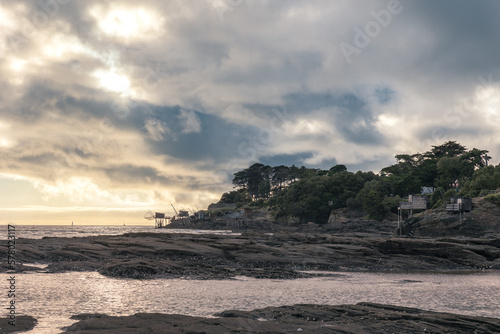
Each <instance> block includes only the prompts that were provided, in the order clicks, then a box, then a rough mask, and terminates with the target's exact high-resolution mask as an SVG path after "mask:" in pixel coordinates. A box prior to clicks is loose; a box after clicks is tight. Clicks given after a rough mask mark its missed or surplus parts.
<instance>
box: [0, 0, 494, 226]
mask: <svg viewBox="0 0 500 334" xmlns="http://www.w3.org/2000/svg"><path fill="white" fill-rule="evenodd" d="M499 10H500V4H499V3H498V2H497V1H493V0H491V1H488V0H487V1H481V2H474V3H473V2H471V1H451V0H446V1H439V2H435V1H431V0H421V1H409V0H401V1H397V0H388V1H382V0H380V1H379V0H377V1H365V0H357V1H340V0H339V1H327V0H313V1H307V2H304V1H298V0H290V1H246V0H242V1H227V0H217V1H180V0H179V1H157V0H145V1H141V2H140V3H138V2H134V1H109V2H105V3H104V2H102V1H94V0H90V1H72V0H42V1H6V2H3V3H2V4H0V54H1V55H2V56H1V57H0V73H1V76H0V156H1V160H0V187H1V189H2V192H1V194H2V197H3V201H2V203H3V204H0V210H3V212H5V215H4V218H3V219H4V220H6V221H5V222H7V221H10V220H12V221H16V222H20V223H50V222H61V223H63V222H65V223H67V222H68V221H71V220H77V219H81V220H82V223H89V224H90V223H101V222H106V223H113V222H117V223H122V222H124V221H126V222H127V223H142V222H141V217H142V215H143V213H144V212H145V211H146V210H149V209H157V210H166V209H169V207H170V204H171V203H172V204H174V205H176V206H178V207H184V208H194V207H195V206H197V207H200V208H201V207H204V206H206V205H207V204H209V203H210V202H213V201H216V200H217V199H218V198H219V197H220V195H221V193H222V192H224V191H228V190H230V189H231V177H232V173H233V172H234V171H235V170H237V169H239V168H243V167H246V166H248V164H251V163H253V162H257V161H260V162H263V163H268V164H272V165H279V164H286V165H292V164H295V165H298V166H300V165H308V166H312V167H318V168H329V167H331V166H333V165H335V164H337V163H342V164H345V165H347V166H348V168H349V169H350V170H357V169H362V170H370V169H371V170H374V171H375V172H377V171H378V170H379V169H380V168H382V167H384V166H386V165H388V164H390V163H393V161H394V155H395V154H396V153H404V152H408V153H413V152H417V151H420V152H422V151H425V150H428V149H429V148H430V146H431V145H436V144H441V143H443V142H444V141H447V140H457V141H458V142H460V143H461V144H463V145H466V146H467V147H468V148H473V147H477V148H481V149H486V150H489V151H490V155H491V156H492V157H493V159H492V162H493V163H497V162H498V161H499V160H500V158H499V157H500V136H499V131H500V128H499V127H498V126H497V124H499V121H500V113H499V108H500V98H499V97H498V96H500V95H499V93H500V85H499V81H500V79H499V78H500V69H499V67H498V59H500V45H499V44H498V43H497V38H496V37H497V36H496V35H497V31H499V29H500V22H499V21H498V20H497V17H496V13H498V11H499ZM110 212H112V215H111V214H110ZM75 217H77V218H75ZM78 217H80V218H78ZM102 217H105V218H106V220H105V221H104V220H103V219H102Z"/></svg>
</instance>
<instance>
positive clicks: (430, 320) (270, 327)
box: [65, 303, 500, 334]
mask: <svg viewBox="0 0 500 334" xmlns="http://www.w3.org/2000/svg"><path fill="white" fill-rule="evenodd" d="M216 316H217V318H201V317H190V316H185V315H177V314H158V313H153V314H144V313H141V314H136V315H133V316H123V317H112V316H107V315H102V314H101V315H99V314H94V315H92V314H83V315H79V316H75V317H73V319H78V320H80V321H79V322H77V323H75V324H73V325H72V326H70V327H67V328H66V329H65V333H72V334H97V333H107V334H123V333H127V334H132V333H217V334H224V333H297V332H299V333H300V332H303V333H325V334H326V333H344V334H346V333H353V334H354V333H356V334H361V333H499V332H500V319H496V318H485V317H472V316H464V315H457V314H450V313H438V312H430V311H423V310H419V309H414V308H405V307H398V306H390V305H380V304H372V303H359V304H357V305H340V306H328V305H293V306H281V307H267V308H264V309H258V310H254V311H224V312H222V313H220V314H216Z"/></svg>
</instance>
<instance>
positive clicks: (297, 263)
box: [0, 232, 500, 279]
mask: <svg viewBox="0 0 500 334" xmlns="http://www.w3.org/2000/svg"><path fill="white" fill-rule="evenodd" d="M0 251H4V252H7V249H6V245H0ZM16 255H17V260H18V261H19V262H20V263H44V264H47V265H48V266H47V268H45V269H43V270H44V271H46V272H67V271H98V272H100V273H101V274H103V275H106V276H108V277H126V278H135V279H147V278H193V279H228V278H231V277H234V276H241V275H244V276H251V277H255V278H275V279H287V278H290V279H291V278H300V277H310V276H311V275H312V274H305V273H303V271H311V270H317V271H363V272H366V271H394V272H397V271H405V272H408V271H454V270H469V271H474V270H476V271H477V270H485V269H486V270H489V269H493V270H499V269H500V238H496V239H495V238H492V239H459V238H446V239H441V240H439V239H418V238H396V237H393V238H388V237H360V236H342V235H331V234H326V233H299V232H295V233H288V232H279V233H275V234H274V235H269V234H264V233H256V232H252V233H243V234H242V235H241V236H225V235H194V234H166V233H165V234H160V233H128V234H124V235H121V236H93V237H83V238H43V239H22V238H21V239H18V240H17V244H16ZM16 269H17V271H18V272H22V271H25V270H33V268H30V267H23V266H21V265H18V266H17V267H16ZM0 270H1V271H3V272H5V271H6V270H7V268H6V267H3V268H2V267H0Z"/></svg>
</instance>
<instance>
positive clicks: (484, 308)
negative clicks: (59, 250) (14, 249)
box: [0, 226, 500, 334]
mask: <svg viewBox="0 0 500 334" xmlns="http://www.w3.org/2000/svg"><path fill="white" fill-rule="evenodd" d="M128 232H153V233H181V232H189V233H217V234H231V232H230V231H194V230H189V231H186V230H169V229H153V228H152V227H144V226H73V227H71V226H69V227H68V226H64V227H60V226H16V236H17V237H24V238H42V237H44V236H63V237H73V236H78V237H82V236H90V235H118V234H123V233H128ZM33 265H34V266H37V267H39V268H40V271H39V272H33V273H22V274H19V273H16V306H17V312H18V313H17V314H22V315H31V316H33V317H35V318H36V319H38V324H37V326H36V327H35V328H34V329H33V330H31V331H28V332H25V333H31V334H55V333H62V328H63V327H65V326H70V325H71V324H73V323H74V322H75V320H72V319H70V317H71V316H73V315H77V314H81V313H105V314H108V315H117V316H123V315H133V314H136V313H144V312H149V313H153V312H158V313H169V314H172V313H175V314H185V315H191V316H203V317H213V316H214V313H217V312H221V311H224V310H231V309H238V310H253V309H256V308H263V307H267V306H281V305H293V304H304V303H305V304H328V305H340V304H356V303H359V302H375V303H381V304H392V305H398V306H406V307H416V308H420V309H424V310H430V311H438V312H451V313H457V314H464V315H473V316H485V317H495V318H500V274H499V273H495V272H493V273H492V272H478V273H474V274H436V273H409V274H405V273H346V272H337V273H330V274H331V275H330V276H325V277H316V278H304V279H293V280H278V279H254V278H249V277H245V276H239V277H235V278H234V279H228V280H191V279H151V280H136V279H119V278H109V277H105V276H103V275H100V274H99V273H97V272H68V273H55V274H54V273H46V272H44V267H45V265H42V264H36V263H35V264H33ZM2 275H3V276H4V277H7V274H2ZM2 281H4V280H3V279H2ZM5 282H7V280H5ZM5 288H7V286H5ZM6 297H7V295H6V294H2V298H0V302H3V303H4V304H5V305H7V303H8V300H7V298H6ZM1 309H3V311H1V312H4V313H5V316H6V315H7V313H6V312H7V310H5V307H1Z"/></svg>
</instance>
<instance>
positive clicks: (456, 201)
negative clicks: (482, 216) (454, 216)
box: [446, 197, 472, 213]
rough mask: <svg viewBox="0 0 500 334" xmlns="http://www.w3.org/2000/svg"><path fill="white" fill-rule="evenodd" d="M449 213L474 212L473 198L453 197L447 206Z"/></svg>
mask: <svg viewBox="0 0 500 334" xmlns="http://www.w3.org/2000/svg"><path fill="white" fill-rule="evenodd" d="M446 211H448V212H453V213H454V212H469V211H472V198H469V197H452V198H450V203H449V204H446Z"/></svg>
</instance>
